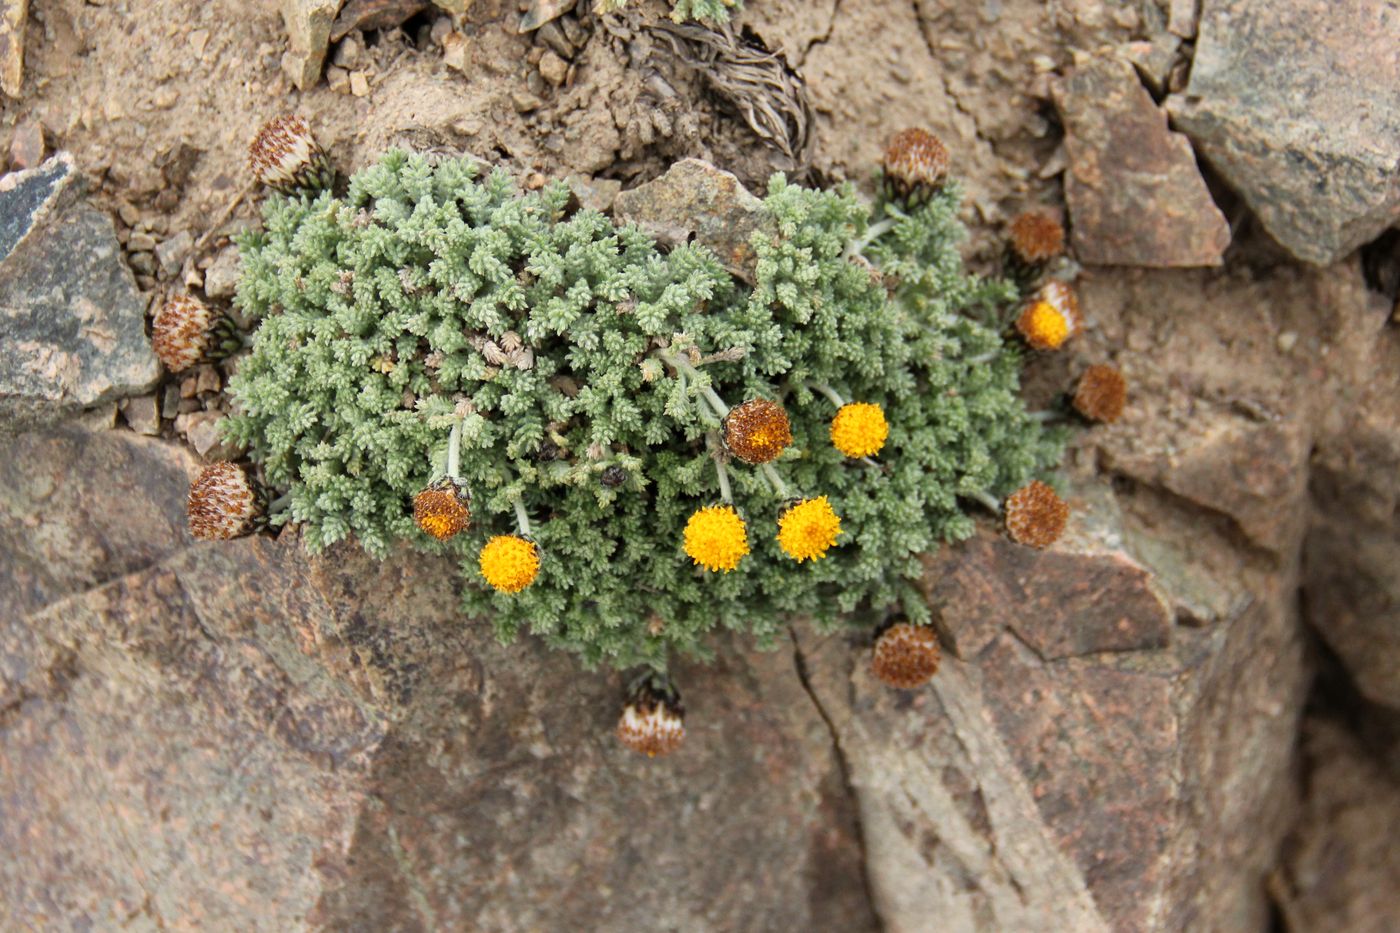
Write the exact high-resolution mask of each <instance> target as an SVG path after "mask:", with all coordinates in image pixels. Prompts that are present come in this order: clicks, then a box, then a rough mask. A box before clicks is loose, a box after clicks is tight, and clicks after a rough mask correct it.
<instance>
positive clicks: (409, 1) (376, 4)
mask: <svg viewBox="0 0 1400 933" xmlns="http://www.w3.org/2000/svg"><path fill="white" fill-rule="evenodd" d="M429 6H431V4H430V3H429V2H428V0H348V2H347V3H346V4H345V6H343V7H341V8H340V15H338V16H337V17H336V18H335V22H334V23H333V24H332V25H331V32H330V41H332V42H339V41H340V40H341V39H343V38H345V37H346V35H348V34H349V33H351V32H355V31H361V32H363V31H365V30H370V29H392V28H394V27H395V26H398V25H399V24H400V23H402V22H403V21H404V20H406V19H408V18H409V17H410V16H414V15H416V14H418V13H421V12H423V11H424V10H426V9H427V8H428V7H429Z"/></svg>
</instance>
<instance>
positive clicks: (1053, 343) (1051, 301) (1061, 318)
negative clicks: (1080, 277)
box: [1016, 281, 1083, 350]
mask: <svg viewBox="0 0 1400 933" xmlns="http://www.w3.org/2000/svg"><path fill="white" fill-rule="evenodd" d="M1082 328H1083V320H1082V318H1081V317H1080V315H1079V298H1078V296H1077V295H1075V293H1074V289H1073V288H1071V287H1070V286H1069V285H1068V284H1067V283H1065V282H1058V281H1056V282H1047V283H1045V285H1044V286H1042V287H1041V288H1040V289H1039V290H1038V291H1037V292H1036V293H1035V296H1034V297H1033V298H1032V299H1031V303H1030V304H1028V305H1027V306H1026V309H1025V310H1024V311H1022V312H1021V316H1020V317H1019V318H1017V319H1016V329H1017V330H1018V331H1020V332H1021V336H1022V337H1024V338H1025V340H1026V343H1028V344H1030V345H1031V346H1032V347H1033V348H1035V349H1037V350H1058V349H1059V348H1060V347H1062V346H1064V343H1065V341H1066V340H1069V339H1070V338H1071V337H1073V336H1074V335H1075V334H1077V333H1079V331H1080V330H1081V329H1082Z"/></svg>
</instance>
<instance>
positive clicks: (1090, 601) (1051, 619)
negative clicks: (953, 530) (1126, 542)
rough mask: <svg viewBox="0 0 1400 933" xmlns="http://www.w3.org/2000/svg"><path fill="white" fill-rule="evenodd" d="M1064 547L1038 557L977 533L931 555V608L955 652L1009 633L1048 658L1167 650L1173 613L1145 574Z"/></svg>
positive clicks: (1127, 561)
mask: <svg viewBox="0 0 1400 933" xmlns="http://www.w3.org/2000/svg"><path fill="white" fill-rule="evenodd" d="M1067 544H1068V545H1069V546H1070V547H1073V550H1064V551H1058V550H1057V551H1036V550H1034V549H1032V548H1027V547H1022V546H1020V545H1017V544H1015V543H1014V542H1011V541H1008V540H1006V539H1005V538H1003V537H1001V536H1000V535H998V534H996V533H995V532H992V531H990V530H985V529H984V530H983V531H982V532H981V533H980V534H978V535H977V536H976V537H975V538H973V539H971V540H970V541H966V542H963V543H961V544H957V545H952V546H949V547H945V548H942V549H941V550H939V551H938V553H937V554H936V555H934V556H933V557H931V558H929V559H928V560H927V561H926V564H927V566H928V568H929V576H930V579H931V583H930V591H929V602H930V604H931V605H932V606H933V608H934V609H935V611H936V612H937V613H938V618H939V619H940V620H941V621H940V626H941V627H942V629H943V631H944V633H945V635H947V637H948V641H949V644H950V646H951V648H952V650H953V653H954V654H955V655H956V656H958V657H960V658H963V659H965V660H967V659H971V658H974V657H976V656H977V655H978V654H980V653H981V652H982V651H983V649H985V648H986V646H987V645H988V644H990V643H991V642H992V641H993V640H994V639H995V638H996V637H997V636H998V634H999V633H1001V632H1003V631H1005V630H1006V629H1010V630H1011V631H1013V632H1015V633H1016V635H1017V636H1018V637H1019V638H1021V639H1022V640H1023V641H1024V642H1025V643H1026V644H1027V645H1029V646H1030V647H1031V648H1032V649H1033V650H1034V651H1035V652H1036V653H1037V654H1039V655H1040V656H1041V657H1042V658H1043V659H1045V660H1054V659H1057V658H1069V657H1077V656H1082V655H1088V654H1098V653H1101V652H1105V651H1141V650H1148V649H1154V648H1165V647H1166V646H1167V645H1168V644H1169V642H1170V639H1171V628H1172V613H1171V611H1170V609H1169V607H1168V606H1167V604H1166V602H1165V601H1164V600H1163V598H1162V595H1161V594H1160V593H1159V592H1158V590H1157V589H1156V588H1155V587H1154V585H1153V584H1152V582H1151V577H1150V575H1149V574H1148V572H1147V571H1146V570H1144V569H1143V568H1142V566H1141V565H1139V564H1138V563H1137V562H1136V561H1135V560H1133V559H1132V558H1131V557H1129V556H1128V555H1127V554H1125V553H1122V552H1121V551H1119V552H1110V553H1094V552H1093V551H1092V550H1090V549H1088V548H1087V547H1084V546H1083V545H1081V544H1078V543H1069V542H1067ZM1067 620H1073V621H1072V622H1067Z"/></svg>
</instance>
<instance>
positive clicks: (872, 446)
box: [831, 402, 890, 457]
mask: <svg viewBox="0 0 1400 933" xmlns="http://www.w3.org/2000/svg"><path fill="white" fill-rule="evenodd" d="M889 436H890V425H889V422H887V421H886V420H885V412H884V409H882V408H881V407H880V406H879V405H872V404H870V403H869V402H852V403H851V404H849V405H842V406H841V410H840V411H838V412H837V413H836V417H835V418H832V419H831V443H833V444H835V445H836V449H837V450H839V451H841V452H842V453H843V454H845V455H846V456H848V457H873V456H874V455H875V454H878V453H879V452H880V448H882V447H884V446H885V438H887V437H889Z"/></svg>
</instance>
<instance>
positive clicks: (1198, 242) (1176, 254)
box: [1055, 57, 1230, 267]
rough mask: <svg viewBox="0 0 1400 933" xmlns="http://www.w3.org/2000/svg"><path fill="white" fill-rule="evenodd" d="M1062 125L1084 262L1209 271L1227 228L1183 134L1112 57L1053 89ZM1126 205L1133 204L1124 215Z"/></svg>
mask: <svg viewBox="0 0 1400 933" xmlns="http://www.w3.org/2000/svg"><path fill="white" fill-rule="evenodd" d="M1055 105H1056V107H1057V108H1058V109H1059V111H1060V116H1061V119H1062V120H1063V121H1064V125H1065V148H1066V151H1067V153H1068V155H1069V174H1068V176H1067V177H1066V179H1065V201H1066V202H1067V204H1068V205H1069V212H1070V220H1071V227H1070V233H1071V237H1072V241H1073V244H1074V251H1075V254H1076V255H1077V256H1078V258H1079V259H1080V260H1081V261H1082V262H1086V263H1090V264H1095V265H1118V266H1158V267H1169V266H1215V265H1219V264H1220V262H1221V258H1222V256H1223V255H1224V252H1225V248H1226V247H1227V246H1229V245H1230V227H1229V224H1228V223H1226V221H1225V216H1224V215H1223V214H1221V213H1220V209H1219V208H1217V207H1216V206H1215V202H1214V201H1212V200H1211V198H1210V192H1208V191H1207V190H1206V184H1205V181H1204V180H1203V179H1202V178H1201V173H1200V171H1199V169H1197V167H1196V159H1195V155H1194V154H1193V153H1192V151H1191V144H1190V143H1189V142H1188V141H1187V140H1186V137H1184V136H1181V135H1180V134H1177V133H1173V132H1172V131H1171V130H1169V129H1168V128H1167V116H1166V114H1165V113H1163V112H1162V110H1161V109H1160V108H1158V106H1157V105H1156V103H1154V102H1153V100H1152V96H1151V95H1150V94H1148V93H1147V90H1146V89H1145V88H1144V87H1143V86H1142V84H1141V82H1139V80H1138V77H1137V74H1136V73H1135V72H1134V69H1133V66H1132V65H1130V64H1129V63H1127V62H1125V61H1121V60H1119V59H1117V58H1114V57H1099V58H1092V59H1089V60H1086V61H1084V62H1082V63H1081V64H1078V65H1076V66H1075V67H1074V69H1073V70H1072V71H1071V72H1070V74H1069V75H1068V76H1066V77H1065V78H1064V79H1063V80H1062V81H1060V82H1058V83H1057V84H1056V86H1055ZM1124 205H1132V209H1131V210H1125V209H1124Z"/></svg>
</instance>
